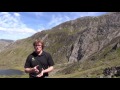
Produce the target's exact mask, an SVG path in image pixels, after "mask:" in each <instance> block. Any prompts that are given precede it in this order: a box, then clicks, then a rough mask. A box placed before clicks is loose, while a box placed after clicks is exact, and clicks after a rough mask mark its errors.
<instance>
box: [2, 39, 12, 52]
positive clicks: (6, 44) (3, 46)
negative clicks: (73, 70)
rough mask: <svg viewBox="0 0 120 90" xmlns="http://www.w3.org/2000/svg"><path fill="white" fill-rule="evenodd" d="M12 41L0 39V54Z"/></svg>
mask: <svg viewBox="0 0 120 90" xmlns="http://www.w3.org/2000/svg"><path fill="white" fill-rule="evenodd" d="M12 42H13V40H7V39H0V52H1V51H2V50H4V49H5V48H6V47H7V46H8V45H10V44H11V43H12Z"/></svg>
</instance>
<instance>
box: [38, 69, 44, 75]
mask: <svg viewBox="0 0 120 90" xmlns="http://www.w3.org/2000/svg"><path fill="white" fill-rule="evenodd" d="M43 74H44V69H43V68H42V71H41V73H40V74H38V75H37V76H36V77H42V76H43Z"/></svg>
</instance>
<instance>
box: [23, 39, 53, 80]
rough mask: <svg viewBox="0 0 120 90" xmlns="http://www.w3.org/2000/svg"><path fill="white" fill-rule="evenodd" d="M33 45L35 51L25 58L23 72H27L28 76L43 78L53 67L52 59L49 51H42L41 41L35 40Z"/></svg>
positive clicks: (42, 44)
mask: <svg viewBox="0 0 120 90" xmlns="http://www.w3.org/2000/svg"><path fill="white" fill-rule="evenodd" d="M33 46H34V49H35V51H34V52H33V53H32V54H30V55H29V56H28V57H27V59H26V62H25V66H24V68H25V72H26V73H29V77H30V78H45V77H47V76H48V73H49V72H51V71H52V70H53V69H54V67H53V65H54V62H53V59H52V57H51V55H50V54H49V53H47V52H45V51H43V49H44V43H43V42H42V41H40V40H36V41H35V42H34V43H33Z"/></svg>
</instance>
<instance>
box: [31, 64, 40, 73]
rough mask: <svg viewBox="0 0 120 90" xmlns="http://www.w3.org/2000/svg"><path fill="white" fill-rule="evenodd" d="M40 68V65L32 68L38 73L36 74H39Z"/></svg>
mask: <svg viewBox="0 0 120 90" xmlns="http://www.w3.org/2000/svg"><path fill="white" fill-rule="evenodd" d="M38 67H39V65H37V66H35V67H34V68H32V71H33V72H36V73H39V70H38Z"/></svg>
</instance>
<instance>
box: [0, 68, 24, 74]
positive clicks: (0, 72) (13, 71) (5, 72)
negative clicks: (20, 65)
mask: <svg viewBox="0 0 120 90" xmlns="http://www.w3.org/2000/svg"><path fill="white" fill-rule="evenodd" d="M23 74H24V72H23V71H20V70H14V69H6V70H0V75H23Z"/></svg>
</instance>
